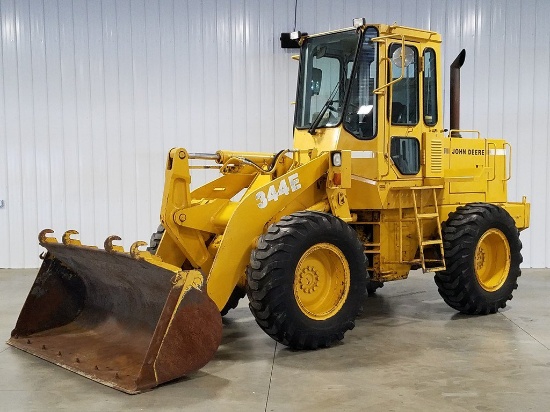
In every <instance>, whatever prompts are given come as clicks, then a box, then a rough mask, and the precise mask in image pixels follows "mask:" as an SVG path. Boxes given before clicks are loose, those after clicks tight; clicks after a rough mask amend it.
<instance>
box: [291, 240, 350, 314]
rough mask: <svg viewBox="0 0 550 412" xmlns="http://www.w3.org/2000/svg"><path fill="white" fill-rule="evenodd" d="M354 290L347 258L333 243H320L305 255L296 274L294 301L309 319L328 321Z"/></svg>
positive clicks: (297, 267)
mask: <svg viewBox="0 0 550 412" xmlns="http://www.w3.org/2000/svg"><path fill="white" fill-rule="evenodd" d="M349 286H350V270H349V265H348V261H347V259H346V257H345V256H344V254H343V253H342V251H341V250H340V249H338V248H337V247H336V246H334V245H332V244H330V243H318V244H316V245H314V246H312V247H310V248H309V249H308V250H306V252H305V253H304V254H303V255H302V258H301V259H300V261H299V262H298V265H297V266H296V270H295V273H294V297H295V299H296V302H297V303H298V306H299V307H300V310H301V311H302V312H303V313H304V314H305V315H306V316H308V317H309V318H311V319H315V320H325V319H328V318H330V317H332V316H334V315H335V314H336V313H338V311H339V310H340V309H341V308H342V306H343V305H344V303H345V301H346V299H347V296H348V293H349Z"/></svg>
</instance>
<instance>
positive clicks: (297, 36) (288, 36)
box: [280, 31, 307, 49]
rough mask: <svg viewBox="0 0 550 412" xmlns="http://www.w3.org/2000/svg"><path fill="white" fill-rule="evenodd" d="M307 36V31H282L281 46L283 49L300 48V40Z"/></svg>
mask: <svg viewBox="0 0 550 412" xmlns="http://www.w3.org/2000/svg"><path fill="white" fill-rule="evenodd" d="M305 36H307V33H305V32H304V33H302V32H301V31H293V32H292V33H281V38H280V40H281V47H282V48H283V49H299V48H300V40H301V39H302V38H304V37H305Z"/></svg>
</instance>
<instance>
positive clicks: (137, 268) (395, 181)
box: [8, 19, 530, 393]
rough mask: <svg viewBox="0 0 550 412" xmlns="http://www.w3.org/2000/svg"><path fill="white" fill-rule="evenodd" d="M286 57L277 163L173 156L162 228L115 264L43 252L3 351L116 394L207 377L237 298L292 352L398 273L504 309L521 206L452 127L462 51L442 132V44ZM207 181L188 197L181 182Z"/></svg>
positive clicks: (256, 156)
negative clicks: (283, 131) (202, 373)
mask: <svg viewBox="0 0 550 412" xmlns="http://www.w3.org/2000/svg"><path fill="white" fill-rule="evenodd" d="M294 35H295V36H294V37H295V38H296V39H297V41H298V42H299V44H300V49H301V52H300V55H299V56H298V57H297V58H296V60H299V75H298V87H297V96H296V102H295V118H294V145H293V147H292V148H288V149H283V150H281V151H279V152H278V153H255V152H232V151H225V150H220V151H218V152H216V153H210V154H209V153H189V152H187V151H186V150H185V149H184V148H174V149H172V150H170V152H169V153H168V156H167V161H166V170H165V186H164V194H163V197H162V205H161V212H160V223H161V226H160V227H159V230H158V231H157V233H155V234H153V236H152V239H151V243H150V245H149V248H148V249H147V250H145V249H144V247H145V246H147V244H146V243H145V242H142V241H138V242H135V243H134V244H133V245H132V246H131V248H130V250H129V251H125V250H124V249H123V247H122V246H119V245H117V244H116V241H117V240H120V238H118V237H117V236H110V237H108V238H107V239H106V240H105V243H104V248H103V249H99V248H97V247H94V246H86V245H82V244H81V243H80V241H79V240H78V239H77V238H76V237H75V235H77V234H78V232H76V231H74V230H68V231H67V232H65V233H64V234H63V235H62V237H61V242H58V240H57V239H56V238H55V237H53V236H52V235H51V233H52V230H51V229H45V230H43V231H42V232H41V233H40V235H39V242H40V244H41V245H42V246H43V247H44V248H45V249H46V250H47V253H46V254H45V255H43V256H42V257H43V263H42V266H41V268H40V270H39V272H38V275H37V278H36V281H35V283H34V285H33V286H32V288H31V291H30V293H29V295H28V297H27V300H26V302H25V304H24V306H23V308H22V311H21V314H20V316H19V319H18V321H17V324H16V326H15V329H14V330H13V332H12V335H11V338H10V339H9V341H8V343H9V344H10V345H12V346H15V347H17V348H19V349H22V350H24V351H26V352H29V353H31V354H33V355H36V356H38V357H40V358H43V359H45V360H48V361H50V362H53V363H55V364H57V365H60V366H62V367H64V368H66V369H69V370H71V371H74V372H76V373H79V374H81V375H84V376H86V377H88V378H91V379H93V380H95V381H98V382H100V383H103V384H105V385H108V386H111V387H114V388H116V389H119V390H121V391H124V392H127V393H138V392H142V391H145V390H148V389H151V388H153V387H155V386H157V385H159V384H161V383H163V382H167V381H169V380H172V379H175V378H178V377H181V376H183V375H186V374H189V373H191V372H193V371H196V370H198V369H200V368H201V367H202V366H204V365H205V364H206V363H207V362H208V361H209V360H210V359H211V358H212V357H213V356H214V354H215V352H216V350H217V348H218V345H219V344H220V341H221V337H222V321H221V313H226V312H227V311H228V310H229V309H231V308H232V307H234V306H235V305H236V303H237V301H238V299H239V298H240V297H242V296H244V294H245V293H246V294H247V295H248V299H249V302H250V303H249V307H250V310H251V312H252V314H253V315H254V317H255V319H256V322H257V323H258V325H259V326H260V328H262V329H263V330H264V331H265V333H266V334H268V335H269V336H271V337H272V338H273V339H274V340H276V341H277V342H280V343H282V344H283V345H287V346H289V347H291V348H295V349H316V348H322V347H329V346H331V345H333V344H335V343H336V342H338V341H340V340H342V339H343V338H344V334H345V333H346V332H347V331H348V330H350V329H352V328H353V327H354V321H355V319H356V317H357V315H358V314H359V312H360V310H361V306H362V303H363V301H364V298H365V294H366V292H367V291H368V292H369V293H374V292H375V291H376V289H377V288H379V287H381V286H383V284H384V283H385V282H389V281H394V280H398V279H405V278H407V276H408V274H409V272H410V271H411V270H412V269H420V268H421V269H422V270H423V271H424V272H434V273H435V283H436V285H437V288H438V290H439V293H440V294H441V296H442V298H443V300H444V301H445V302H446V303H447V304H448V305H449V306H451V307H452V308H453V309H455V310H457V311H459V312H462V313H466V314H478V315H485V314H490V313H494V312H496V311H497V310H499V309H500V308H503V307H504V306H505V305H506V303H507V302H508V300H510V299H511V298H512V292H513V291H514V289H516V288H517V279H518V277H519V276H520V263H521V262H522V256H521V242H520V239H519V231H521V230H523V229H525V228H527V227H528V226H529V210H530V205H529V203H527V201H526V199H525V197H524V198H523V200H522V201H521V202H509V201H508V200H507V182H508V181H509V180H510V178H511V167H510V166H511V155H512V149H511V146H510V145H509V144H508V143H507V142H506V141H504V140H501V139H493V138H482V137H481V136H480V133H479V132H477V131H475V130H461V129H460V127H459V115H460V114H459V105H460V88H459V86H460V80H459V79H460V78H459V76H460V67H461V66H462V64H463V63H464V59H465V52H464V51H462V52H461V53H460V54H459V55H458V57H457V58H456V60H455V61H454V62H453V64H452V66H451V86H450V95H451V102H450V104H451V106H450V114H451V118H450V129H449V130H445V129H444V126H443V101H442V100H443V99H442V95H443V93H442V91H443V84H442V72H443V71H442V68H441V49H440V45H441V37H440V35H439V34H437V33H435V32H432V31H427V30H420V29H413V28H408V27H401V26H398V25H385V24H367V23H366V22H365V19H355V20H354V25H353V27H351V28H347V29H342V30H335V31H331V32H327V33H322V34H316V35H310V36H306V35H303V36H302V35H300V33H295V34H294ZM201 168H216V169H218V170H219V172H220V174H219V177H218V178H216V179H215V180H213V181H211V182H209V183H206V184H205V185H203V186H201V187H198V188H197V189H194V190H191V189H190V183H191V171H192V170H194V169H201Z"/></svg>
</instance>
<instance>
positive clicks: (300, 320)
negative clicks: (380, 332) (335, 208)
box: [247, 212, 368, 349]
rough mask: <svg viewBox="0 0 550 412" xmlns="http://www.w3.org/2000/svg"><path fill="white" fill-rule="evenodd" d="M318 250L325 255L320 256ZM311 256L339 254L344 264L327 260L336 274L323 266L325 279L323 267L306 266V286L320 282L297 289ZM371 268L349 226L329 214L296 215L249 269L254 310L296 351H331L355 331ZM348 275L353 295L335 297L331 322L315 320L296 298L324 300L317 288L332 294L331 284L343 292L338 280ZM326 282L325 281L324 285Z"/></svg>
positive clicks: (279, 227) (265, 242)
mask: <svg viewBox="0 0 550 412" xmlns="http://www.w3.org/2000/svg"><path fill="white" fill-rule="evenodd" d="M312 248H313V249H312ZM316 248H318V249H319V250H321V252H316V251H315V250H317V249H316ZM311 250H313V251H314V252H310V251H311ZM330 250H332V251H330ZM338 251H339V252H338ZM309 253H312V254H313V253H321V254H324V253H327V254H329V255H330V254H331V253H334V254H335V255H336V256H339V259H330V258H327V260H326V261H325V264H326V263H327V262H328V264H329V268H330V269H331V270H325V269H326V268H327V266H324V265H323V264H320V268H319V269H320V270H319V273H321V276H317V274H318V272H317V269H318V268H315V267H313V266H303V267H302V276H301V277H300V279H301V281H302V280H303V279H304V278H306V277H307V276H310V275H311V274H313V275H314V277H313V279H314V280H313V281H312V284H311V285H310V284H309V283H308V284H307V285H304V284H303V283H302V282H301V281H300V285H298V284H296V285H295V279H298V277H297V274H296V270H297V268H299V265H302V264H305V263H302V262H309V261H307V259H306V257H307V256H310V255H309ZM338 253H339V254H338ZM323 256H324V255H323ZM330 256H332V255H330ZM303 259H306V260H303ZM307 264H309V263H307ZM366 268H367V262H366V256H365V254H364V248H363V245H362V243H361V241H360V240H359V238H358V236H357V233H356V232H355V231H354V230H353V229H352V228H351V227H350V226H349V225H347V224H346V223H345V222H343V221H342V220H340V219H338V218H336V217H334V216H332V215H329V214H326V213H320V212H297V213H293V214H291V215H290V216H285V217H283V218H282V219H281V220H280V221H279V222H277V223H274V224H272V225H271V226H270V227H269V229H268V231H267V233H265V234H264V235H262V236H261V237H260V239H259V241H258V246H257V247H256V249H254V250H253V251H252V254H251V257H250V266H249V267H248V269H247V279H248V290H247V292H248V298H249V300H250V304H249V307H250V310H251V311H252V314H253V315H254V317H255V318H256V322H257V323H258V325H259V326H260V327H261V328H262V329H263V330H264V332H265V333H267V334H268V335H269V336H271V337H272V338H273V339H275V340H276V341H277V342H280V343H282V344H284V345H287V346H290V347H292V348H294V349H316V348H319V347H328V346H331V345H333V344H334V343H336V342H338V341H340V340H342V339H343V338H344V334H345V333H346V332H347V331H348V330H350V329H353V327H354V326H355V319H356V318H357V316H358V314H359V313H360V311H361V309H362V308H361V305H362V302H363V297H364V295H365V290H366V287H367V278H368V275H367V270H366ZM340 269H342V270H340ZM346 270H347V272H346ZM307 271H309V272H307ZM342 271H344V272H345V273H347V274H346V275H345V276H348V277H347V278H346V277H345V276H344V278H345V279H347V280H348V281H349V282H348V283H347V285H348V286H349V288H348V292H347V296H346V295H345V292H342V293H341V294H340V295H338V293H339V292H336V293H334V294H335V295H336V299H337V303H335V304H334V306H331V303H330V302H329V303H328V307H329V308H331V307H332V308H333V309H329V311H327V312H326V313H329V315H326V318H325V317H324V315H323V316H321V317H320V318H319V319H315V318H314V317H312V316H311V315H307V314H306V312H305V311H304V309H302V308H301V306H300V305H302V307H304V304H303V303H302V301H301V300H300V298H296V297H295V294H296V293H298V292H296V289H302V291H303V292H301V293H305V294H308V293H310V294H313V295H323V294H321V293H318V294H316V289H315V288H316V285H319V292H321V291H324V290H327V289H326V288H325V287H324V286H323V285H326V284H330V285H337V287H340V286H339V285H340V283H339V280H336V281H335V279H337V278H338V276H339V273H340V274H341V273H342ZM306 272H307V273H306ZM323 273H324V274H325V275H324V276H323ZM321 277H322V279H323V280H322V281H321V282H319V278H321ZM305 282H306V281H305ZM330 282H335V283H330ZM341 284H342V285H344V284H346V281H344V282H341ZM341 287H342V288H344V289H345V288H346V286H341ZM306 289H307V291H306ZM329 289H330V288H329ZM330 290H333V289H330ZM314 297H315V296H314ZM321 299H325V298H321ZM326 299H330V298H326ZM326 299H325V300H326ZM338 299H339V300H338ZM323 304H324V303H323ZM306 310H307V309H306ZM311 313H312V314H313V312H311Z"/></svg>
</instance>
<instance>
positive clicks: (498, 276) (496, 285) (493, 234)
mask: <svg viewBox="0 0 550 412" xmlns="http://www.w3.org/2000/svg"><path fill="white" fill-rule="evenodd" d="M474 259H475V261H474V262H475V272H476V277H477V280H478V282H479V285H480V286H481V287H482V288H483V289H485V290H486V291H488V292H494V291H495V290H498V289H500V287H501V286H502V285H503V284H504V282H506V279H507V278H508V273H509V272H510V245H509V244H508V239H507V238H506V236H505V235H504V233H502V232H501V231H500V230H498V229H489V230H488V231H487V232H485V233H484V234H483V236H481V238H480V239H479V241H478V242H477V247H476V252H475V258H474Z"/></svg>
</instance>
